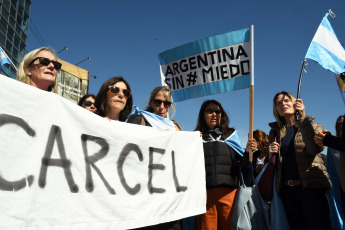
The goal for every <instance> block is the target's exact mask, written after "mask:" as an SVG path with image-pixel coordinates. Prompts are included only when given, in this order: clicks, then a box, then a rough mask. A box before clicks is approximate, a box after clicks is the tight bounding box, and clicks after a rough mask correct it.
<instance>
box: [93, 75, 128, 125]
mask: <svg viewBox="0 0 345 230" xmlns="http://www.w3.org/2000/svg"><path fill="white" fill-rule="evenodd" d="M121 81H122V82H123V83H125V84H126V86H127V89H128V90H131V87H129V84H128V82H127V81H126V80H125V79H123V77H112V78H110V79H109V80H107V81H106V82H104V83H103V85H102V86H101V89H100V90H99V92H98V94H97V96H96V100H95V106H96V108H97V112H96V114H98V115H100V116H101V117H105V116H106V109H105V108H106V104H107V93H108V91H109V86H112V85H114V84H116V83H117V82H121ZM132 107H133V97H132V95H131V96H130V97H129V98H127V103H126V106H125V108H124V109H123V110H122V111H121V112H120V116H119V121H125V120H126V119H127V117H128V115H129V114H130V112H131V111H132Z"/></svg>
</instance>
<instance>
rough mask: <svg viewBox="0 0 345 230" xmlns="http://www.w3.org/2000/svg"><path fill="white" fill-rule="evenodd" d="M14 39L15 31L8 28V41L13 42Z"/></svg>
mask: <svg viewBox="0 0 345 230" xmlns="http://www.w3.org/2000/svg"><path fill="white" fill-rule="evenodd" d="M13 38H14V30H13V29H12V28H10V27H8V30H7V39H8V40H9V41H11V42H13Z"/></svg>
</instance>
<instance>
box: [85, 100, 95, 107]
mask: <svg viewBox="0 0 345 230" xmlns="http://www.w3.org/2000/svg"><path fill="white" fill-rule="evenodd" d="M84 105H85V106H86V107H90V106H91V105H93V106H95V103H93V102H92V101H85V102H84Z"/></svg>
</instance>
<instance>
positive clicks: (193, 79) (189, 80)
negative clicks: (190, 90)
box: [187, 71, 198, 86]
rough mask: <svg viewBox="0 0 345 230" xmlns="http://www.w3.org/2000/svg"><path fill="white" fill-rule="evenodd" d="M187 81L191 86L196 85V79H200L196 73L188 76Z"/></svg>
mask: <svg viewBox="0 0 345 230" xmlns="http://www.w3.org/2000/svg"><path fill="white" fill-rule="evenodd" d="M187 77H188V78H187V81H188V86H190V85H191V84H193V85H195V83H196V80H195V79H196V78H197V77H198V76H196V71H194V72H190V73H189V74H187Z"/></svg>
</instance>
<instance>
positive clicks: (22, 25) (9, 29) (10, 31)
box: [0, 0, 31, 78]
mask: <svg viewBox="0 0 345 230" xmlns="http://www.w3.org/2000/svg"><path fill="white" fill-rule="evenodd" d="M30 7H31V0H0V45H1V47H2V49H3V50H4V51H5V53H6V54H7V55H8V57H9V58H10V59H11V60H12V62H13V64H14V65H15V66H18V65H19V63H20V61H21V60H22V59H23V57H24V56H25V54H26V42H27V36H28V30H29V18H30ZM1 73H2V74H5V75H7V76H9V77H11V78H15V77H16V69H15V68H14V67H13V66H12V65H4V66H3V67H2V71H1Z"/></svg>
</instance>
